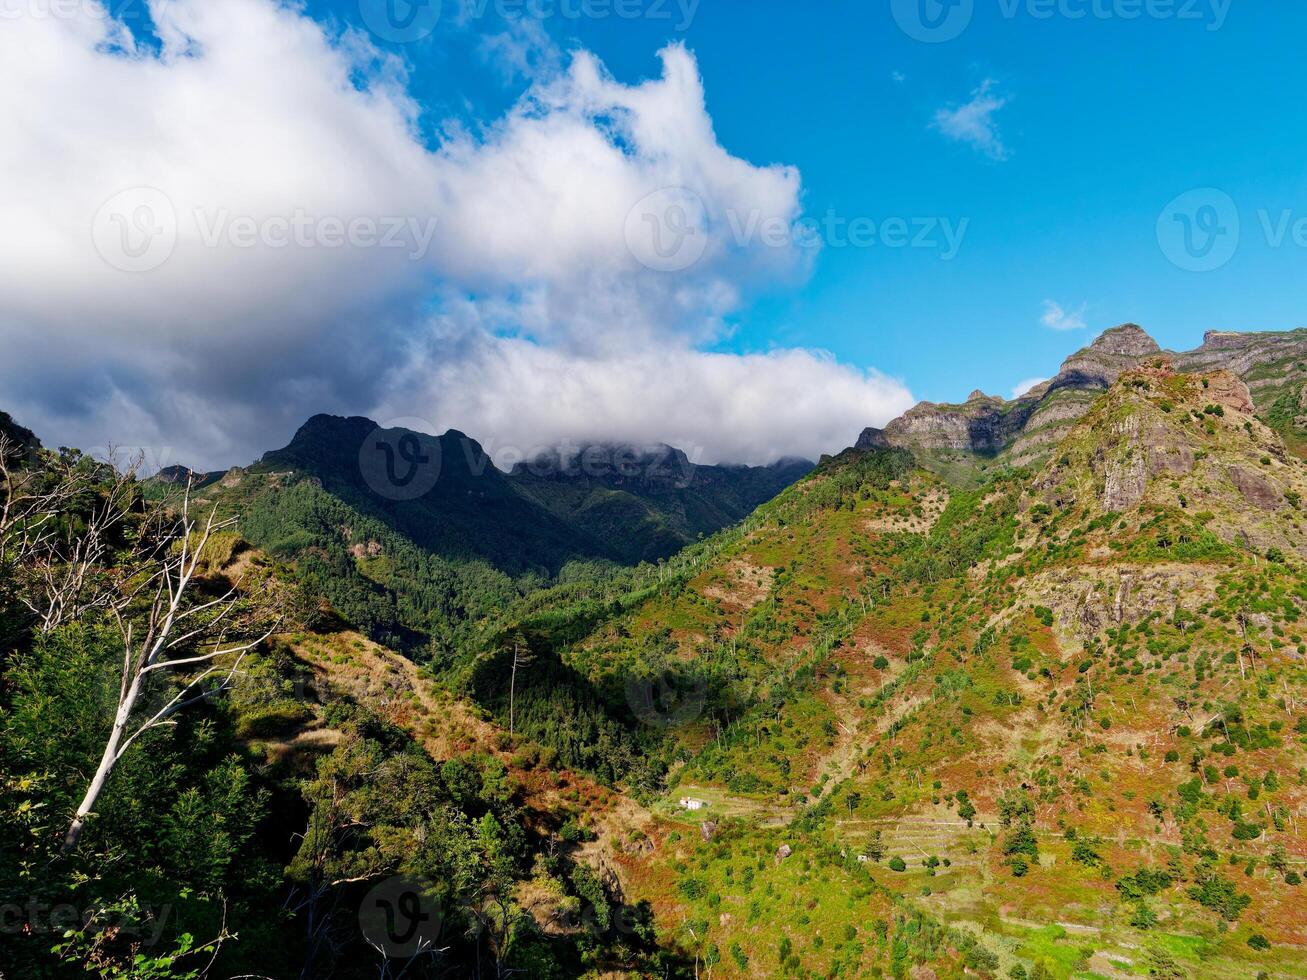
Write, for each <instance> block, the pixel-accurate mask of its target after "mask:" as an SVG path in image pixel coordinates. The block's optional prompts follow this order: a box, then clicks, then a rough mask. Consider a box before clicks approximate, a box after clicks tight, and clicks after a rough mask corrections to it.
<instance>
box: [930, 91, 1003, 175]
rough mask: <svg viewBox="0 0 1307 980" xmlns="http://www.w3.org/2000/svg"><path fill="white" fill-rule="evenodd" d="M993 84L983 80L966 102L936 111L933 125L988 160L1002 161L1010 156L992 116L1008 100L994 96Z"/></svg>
mask: <svg viewBox="0 0 1307 980" xmlns="http://www.w3.org/2000/svg"><path fill="white" fill-rule="evenodd" d="M997 84H998V83H997V82H995V81H994V79H992V78H987V79H985V80H984V81H983V82H981V83H980V87H979V88H977V89H975V90H973V91H972V93H971V98H970V100H969V101H967V102H965V103H963V104H962V105H957V106H950V107H946V108H943V109H939V110H937V111H936V112H935V123H934V125H935V128H936V129H938V130H939V131H940V132H941V133H943V134H944V135H945V136H947V137H948V138H949V139H951V140H954V141H956V142H958V143H967V144H969V145H971V146H972V147H974V148H975V149H976V150H978V151H979V152H981V153H983V154H985V156H987V157H989V158H990V159H992V160H1006V159H1007V158H1008V157H1009V156H1010V153H1009V151H1008V148H1007V146H1006V145H1005V144H1004V143H1003V137H1002V135H1001V134H1000V133H999V131H998V123H997V122H996V121H995V119H994V115H995V114H996V113H997V112H998V111H999V110H1000V109H1002V108H1003V107H1004V106H1005V105H1007V104H1008V99H1007V97H1006V96H1001V95H997V94H995V91H994V89H995V87H996V86H997Z"/></svg>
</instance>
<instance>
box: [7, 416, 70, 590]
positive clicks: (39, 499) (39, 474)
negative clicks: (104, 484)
mask: <svg viewBox="0 0 1307 980" xmlns="http://www.w3.org/2000/svg"><path fill="white" fill-rule="evenodd" d="M89 485H90V478H89V475H88V474H86V473H85V472H79V471H78V470H76V469H75V468H69V467H60V468H59V469H58V470H57V471H54V472H51V471H50V470H48V469H47V468H43V467H40V466H33V465H24V453H23V450H22V447H20V446H19V445H18V444H17V443H15V442H13V441H12V440H11V439H9V438H7V437H6V436H3V435H0V567H2V566H5V565H14V566H17V565H21V564H22V563H23V562H24V561H26V560H27V558H28V557H29V556H30V555H31V554H32V553H33V552H35V551H37V550H39V549H40V548H41V547H42V546H44V545H45V544H46V543H48V542H49V541H50V540H51V538H52V536H53V531H52V527H53V524H54V522H55V518H56V517H58V515H59V514H60V513H62V512H63V511H65V510H66V509H67V507H68V505H69V503H70V502H71V501H72V500H73V499H74V498H76V497H77V496H78V495H79V494H81V493H82V492H84V491H85V490H86V489H87V488H88V486H89Z"/></svg>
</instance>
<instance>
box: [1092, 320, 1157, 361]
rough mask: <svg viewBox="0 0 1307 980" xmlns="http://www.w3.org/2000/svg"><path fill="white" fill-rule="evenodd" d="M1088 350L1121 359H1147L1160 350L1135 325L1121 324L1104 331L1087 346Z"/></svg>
mask: <svg viewBox="0 0 1307 980" xmlns="http://www.w3.org/2000/svg"><path fill="white" fill-rule="evenodd" d="M1089 349H1090V350H1095V351H1100V352H1102V353H1106V354H1117V355H1120V356H1122V357H1147V356H1148V355H1150V354H1158V353H1160V352H1161V350H1162V348H1161V347H1159V346H1158V344H1157V341H1155V340H1154V339H1153V338H1152V337H1150V336H1148V333H1147V332H1146V331H1145V330H1144V328H1143V327H1141V326H1139V325H1138V324H1137V323H1123V324H1121V325H1120V326H1119V327H1112V328H1111V329H1110V330H1104V331H1103V332H1102V333H1101V334H1099V335H1098V338H1097V339H1096V340H1095V341H1094V342H1093V343H1092V344H1090V345H1089Z"/></svg>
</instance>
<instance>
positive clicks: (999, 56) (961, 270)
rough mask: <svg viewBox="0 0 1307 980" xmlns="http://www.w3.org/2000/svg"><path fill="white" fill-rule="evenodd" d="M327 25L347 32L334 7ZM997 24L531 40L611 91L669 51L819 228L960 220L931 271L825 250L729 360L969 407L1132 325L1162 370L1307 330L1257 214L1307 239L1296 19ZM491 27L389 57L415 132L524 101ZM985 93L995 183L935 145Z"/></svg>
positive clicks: (981, 9) (630, 29) (1305, 21)
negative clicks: (814, 368) (869, 370)
mask: <svg viewBox="0 0 1307 980" xmlns="http://www.w3.org/2000/svg"><path fill="white" fill-rule="evenodd" d="M400 2H402V0H400ZM1137 6H1138V7H1140V8H1142V4H1140V5H1137ZM326 8H329V9H330V10H331V11H332V12H333V13H334V14H336V15H337V16H340V17H341V18H344V19H347V20H354V21H357V20H358V11H357V7H355V6H354V5H352V4H350V3H348V2H343V0H334V2H332V3H330V4H327V5H326ZM324 9H325V8H324ZM490 9H491V11H492V12H493V11H494V10H495V9H496V8H495V7H494V5H493V4H492V5H491V8H490ZM1007 9H1015V10H1016V11H1017V13H1016V14H1015V15H1013V16H1010V17H1009V16H1005V9H1004V7H1003V5H1001V4H1000V3H999V2H997V0H992V2H986V0H980V2H979V3H977V5H976V8H975V11H974V17H973V19H972V21H971V23H970V25H969V26H968V28H967V29H966V30H965V31H964V32H963V33H962V34H961V35H960V36H959V37H958V38H956V39H955V40H952V41H949V42H947V43H938V44H928V43H921V42H919V41H916V40H914V39H912V38H910V37H908V36H907V35H906V34H905V33H904V32H903V31H902V30H900V28H899V27H898V25H897V23H896V21H895V19H894V17H893V15H892V12H891V10H890V7H889V5H888V4H884V3H835V2H830V0H817V2H813V3H810V4H806V5H804V9H802V10H800V9H798V8H797V6H796V5H795V4H793V3H784V2H778V0H757V2H752V3H749V4H747V5H745V4H741V3H727V2H723V0H703V2H702V3H701V4H700V5H699V6H698V8H697V10H696V11H695V12H694V16H693V18H692V20H691V23H690V25H689V27H688V29H686V30H684V31H678V30H677V29H676V25H674V24H673V22H672V21H673V20H679V19H680V17H679V13H678V11H677V8H676V7H675V5H674V4H670V3H669V4H668V6H667V12H668V14H669V17H670V18H671V19H669V20H662V19H655V18H651V17H645V18H636V19H618V18H617V17H616V16H611V17H607V18H590V19H587V18H568V17H564V16H554V17H549V18H545V19H543V20H542V21H541V24H542V25H543V26H544V27H545V29H546V30H548V32H549V34H550V35H551V37H553V38H554V39H555V40H556V41H557V42H558V43H559V44H560V45H561V46H563V47H564V48H569V49H570V48H573V47H576V46H581V47H585V48H587V49H589V50H592V51H594V52H595V53H596V54H597V55H598V56H599V57H601V58H602V59H603V61H604V62H605V64H606V65H607V66H608V68H609V70H610V71H612V73H613V74H614V75H615V76H616V77H617V78H618V79H620V80H623V81H627V82H633V81H636V80H638V79H641V78H644V77H648V76H651V75H655V74H656V73H657V72H658V62H657V59H656V57H655V53H656V51H657V50H658V49H659V48H660V47H661V46H662V45H663V44H664V43H666V42H667V41H669V40H682V41H684V43H686V44H687V45H688V46H689V47H690V48H691V50H692V51H693V53H694V54H695V56H696V57H697V59H698V63H699V68H700V71H701V72H702V75H703V79H704V85H705V89H706V92H707V99H708V109H709V112H710V113H711V115H712V119H713V122H714V124H715V126H716V130H717V134H718V137H719V139H720V141H721V143H722V144H723V145H724V146H725V147H726V148H728V149H729V150H730V151H731V152H732V153H733V154H736V155H738V156H741V157H743V158H745V159H747V160H749V161H752V162H754V163H759V164H766V163H772V162H781V163H787V164H792V165H794V166H796V167H798V168H799V170H800V172H801V174H802V178H803V189H804V194H803V203H804V208H805V211H806V212H807V213H808V214H810V215H816V216H820V215H823V214H825V213H826V212H827V210H829V209H833V210H834V211H835V212H837V213H838V214H840V215H846V216H849V217H850V218H852V217H860V216H861V217H870V218H873V219H878V220H879V219H883V218H889V217H895V216H898V217H905V218H908V219H914V218H930V217H949V218H951V219H952V220H953V221H954V222H958V221H961V220H963V219H967V220H968V221H969V224H968V226H967V232H966V237H965V240H964V244H963V247H962V248H961V249H960V251H959V252H958V254H957V256H956V257H955V258H954V259H953V260H952V261H948V262H945V261H941V260H940V258H939V252H938V251H937V250H926V251H921V250H914V249H911V248H907V249H886V248H884V247H871V248H865V249H857V248H845V249H835V248H826V249H824V250H823V252H822V254H821V256H820V258H819V259H818V261H817V263H816V266H815V269H814V271H813V274H812V276H811V278H810V280H809V281H808V282H807V284H806V285H804V286H803V287H801V288H797V289H784V290H777V291H773V292H771V293H770V294H767V295H763V296H761V297H759V298H757V299H756V300H755V301H754V302H752V303H751V304H750V305H749V306H748V307H747V308H746V309H743V310H741V311H740V312H739V313H738V314H737V315H736V316H734V317H733V318H732V319H733V321H734V323H735V325H736V332H735V334H734V335H733V336H732V337H731V338H729V339H728V340H726V341H723V345H724V346H725V347H728V348H731V349H765V348H767V347H768V346H769V345H773V344H780V345H792V344H801V345H810V346H819V347H825V348H828V349H830V350H831V351H833V352H834V353H835V354H837V355H838V356H839V358H840V359H841V360H847V361H851V362H855V363H860V364H867V365H875V366H876V367H878V368H880V369H881V370H883V371H885V372H887V373H889V374H892V375H895V376H898V377H901V378H903V379H904V380H905V381H906V382H907V383H908V385H909V386H910V387H911V389H912V391H913V393H914V394H916V395H919V396H921V397H925V398H931V399H948V398H960V397H964V396H965V395H966V393H967V392H968V391H969V390H970V389H971V388H972V387H974V386H975V385H977V384H984V385H985V386H986V387H987V388H989V389H991V390H994V391H998V392H1001V393H1004V394H1006V393H1008V391H1009V390H1010V388H1011V387H1012V386H1013V385H1015V384H1016V383H1017V382H1019V381H1021V380H1022V379H1026V378H1030V377H1036V376H1046V375H1048V374H1050V373H1051V372H1052V371H1054V370H1055V369H1056V366H1057V364H1058V363H1059V361H1060V360H1061V358H1062V357H1063V356H1065V355H1066V354H1067V353H1069V352H1070V351H1071V350H1072V349H1074V348H1075V347H1077V346H1079V345H1080V344H1081V343H1083V342H1085V341H1087V340H1088V339H1089V338H1090V337H1091V336H1092V335H1093V334H1094V333H1095V332H1096V331H1098V330H1099V329H1102V328H1105V327H1108V326H1111V325H1114V324H1116V323H1120V322H1124V321H1127V320H1134V321H1137V322H1139V323H1141V324H1143V325H1144V326H1145V327H1146V328H1147V329H1148V330H1149V331H1150V332H1151V333H1152V334H1153V335H1154V336H1155V337H1156V338H1157V339H1158V340H1159V342H1161V343H1162V344H1163V345H1164V346H1172V347H1176V348H1187V347H1192V346H1196V345H1197V344H1198V343H1200V342H1201V338H1202V334H1203V332H1204V331H1205V330H1207V329H1240V330H1257V329H1287V328H1291V327H1295V326H1298V325H1299V324H1302V323H1303V322H1304V317H1303V316H1302V313H1301V307H1302V299H1303V276H1302V274H1301V272H1302V269H1303V267H1304V261H1305V260H1307V255H1304V254H1303V252H1302V250H1301V249H1296V248H1292V247H1286V248H1282V249H1279V250H1274V249H1271V248H1269V247H1267V246H1266V243H1265V240H1264V237H1263V236H1262V235H1261V233H1260V230H1259V225H1260V223H1259V222H1258V220H1257V217H1256V213H1257V211H1258V210H1259V209H1267V210H1268V211H1269V212H1270V214H1271V215H1272V217H1273V218H1277V216H1278V215H1279V212H1280V211H1281V210H1283V209H1285V208H1289V209H1293V212H1294V215H1295V217H1302V216H1307V209H1305V207H1304V205H1305V204H1307V200H1305V198H1304V194H1303V174H1304V161H1305V160H1307V152H1305V151H1307V140H1304V134H1303V131H1302V126H1301V123H1300V121H1299V120H1300V115H1301V108H1300V107H1301V104H1302V99H1303V95H1304V92H1305V90H1307V76H1305V75H1304V71H1303V67H1302V60H1301V38H1302V37H1303V36H1304V35H1305V34H1307V31H1305V28H1307V10H1304V9H1303V8H1302V6H1301V5H1296V4H1274V5H1271V4H1250V3H1239V2H1234V3H1233V4H1230V5H1229V6H1228V8H1227V7H1224V6H1223V5H1217V6H1216V7H1213V6H1212V5H1211V4H1209V3H1206V2H1204V3H1202V4H1197V5H1194V6H1193V7H1190V8H1184V7H1183V6H1182V4H1179V3H1178V4H1177V6H1176V7H1175V8H1174V14H1173V15H1172V16H1170V17H1166V18H1161V17H1152V18H1150V17H1148V16H1142V17H1140V18H1139V19H1127V17H1128V15H1129V13H1130V12H1131V10H1133V9H1135V7H1132V5H1131V4H1130V3H1128V2H1127V3H1119V4H1115V5H1113V4H1100V7H1099V9H1102V10H1106V11H1111V12H1112V14H1113V16H1110V17H1098V16H1092V15H1091V16H1086V17H1084V18H1083V19H1068V18H1067V17H1066V16H1063V15H1061V14H1055V15H1054V16H1051V17H1049V18H1047V19H1043V18H1041V17H1039V16H1038V14H1039V13H1040V12H1041V10H1043V9H1046V8H1044V7H1042V6H1040V5H1032V4H1028V3H1023V4H1020V5H1016V6H1015V7H1014V8H1013V7H1011V6H1009V7H1008V8H1007ZM1053 9H1055V10H1056V9H1057V8H1056V7H1055V8H1053ZM1062 9H1064V10H1069V11H1072V12H1074V11H1078V10H1092V9H1094V8H1092V7H1091V6H1090V5H1089V3H1088V2H1085V3H1074V2H1069V3H1067V4H1064V5H1062ZM1159 9H1161V10H1166V8H1165V7H1162V8H1159ZM1212 28H1219V29H1212ZM499 29H501V28H500V25H499V23H498V21H497V18H495V17H494V16H493V14H492V15H488V16H487V17H486V18H485V19H484V20H481V21H477V22H474V23H473V24H471V25H469V28H468V29H463V30H461V29H458V28H457V27H454V26H452V25H450V26H448V28H447V29H446V28H438V29H437V30H436V31H435V32H434V33H433V34H432V35H431V36H430V37H429V38H428V39H427V40H425V41H423V42H421V43H417V44H409V45H399V46H392V47H393V49H395V50H399V51H402V53H403V54H404V56H405V57H406V58H407V59H409V60H410V61H411V63H412V64H413V66H414V68H415V77H414V85H413V92H414V94H415V95H416V96H417V97H418V98H419V99H420V100H421V101H422V102H423V104H424V105H425V106H426V107H427V108H428V110H429V113H430V115H431V118H433V119H434V118H441V117H444V116H446V115H458V114H464V115H466V116H468V117H470V118H477V117H480V118H491V117H493V116H494V115H496V114H497V113H498V112H500V111H502V110H503V108H504V107H505V106H506V105H507V104H508V103H509V102H510V101H511V100H512V99H514V98H515V97H516V96H517V95H518V94H519V92H520V91H521V88H522V84H521V83H520V82H519V83H518V84H516V85H507V86H506V85H504V84H503V83H502V81H501V77H500V75H499V73H498V72H497V71H496V70H495V69H494V68H492V67H491V66H489V65H487V64H486V63H485V62H484V60H483V59H480V58H478V57H477V56H476V54H475V49H476V45H477V42H478V40H479V37H480V36H482V35H484V34H486V33H493V32H494V31H496V30H499ZM900 78H901V79H902V80H901V81H900V80H897V79H900ZM986 79H992V80H993V83H994V90H995V91H996V92H998V93H1001V95H1002V96H1003V97H1004V98H1005V99H1006V104H1005V105H1004V106H1003V107H1002V108H1001V109H999V110H998V111H997V112H995V113H994V115H993V117H992V118H993V121H994V125H995V126H996V127H997V130H998V132H999V133H1000V134H1001V138H1002V141H1003V144H1004V145H1005V146H1006V148H1007V151H1008V154H1007V158H1006V159H1005V160H1002V161H995V160H993V159H991V158H990V157H989V156H987V155H986V154H985V153H984V152H978V151H977V149H976V148H974V147H973V146H971V145H969V144H966V143H959V142H953V141H950V140H949V139H947V138H945V137H944V136H943V135H942V134H941V133H940V132H939V131H938V130H936V129H934V128H932V125H931V124H932V120H933V118H934V115H935V113H936V112H937V111H938V110H939V109H940V108H941V107H945V106H950V105H958V104H961V103H964V102H966V101H968V99H969V97H970V95H971V93H972V92H973V91H975V90H976V89H977V88H978V87H979V86H980V85H981V84H982V83H983V82H984V81H985V80H986ZM1198 187H1215V188H1220V189H1222V190H1225V191H1226V192H1227V193H1229V194H1231V195H1232V196H1233V197H1234V198H1235V199H1236V201H1237V203H1238V204H1239V207H1240V211H1241V216H1242V217H1243V242H1242V244H1241V248H1240V250H1239V252H1238V253H1237V254H1236V255H1235V257H1234V258H1233V259H1232V260H1231V261H1230V262H1229V263H1228V265H1226V266H1225V267H1224V268H1222V269H1220V270H1218V271H1213V272H1206V273H1193V272H1187V271H1184V270H1181V269H1178V268H1176V267H1175V266H1174V265H1172V264H1171V263H1170V262H1169V261H1168V260H1167V258H1166V257H1165V255H1164V254H1163V252H1162V250H1161V248H1160V247H1159V245H1158V240H1157V234H1156V222H1157V218H1158V215H1159V214H1160V213H1161V211H1162V210H1163V208H1164V207H1165V206H1166V204H1167V203H1168V202H1169V201H1171V200H1172V199H1173V198H1175V197H1176V196H1177V195H1179V194H1180V193H1182V192H1185V191H1188V190H1190V189H1192V188H1198ZM1047 300H1052V301H1055V302H1057V303H1059V304H1061V305H1062V306H1063V308H1064V309H1066V310H1068V311H1077V310H1079V309H1081V308H1083V310H1084V314H1083V319H1084V321H1085V322H1086V324H1087V329H1086V330H1084V331H1071V332H1059V331H1055V330H1050V329H1048V328H1046V327H1044V326H1042V324H1041V317H1042V315H1043V313H1044V303H1045V301H1047Z"/></svg>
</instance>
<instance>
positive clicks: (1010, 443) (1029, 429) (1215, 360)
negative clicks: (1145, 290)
mask: <svg viewBox="0 0 1307 980" xmlns="http://www.w3.org/2000/svg"><path fill="white" fill-rule="evenodd" d="M1159 353H1162V351H1161V349H1160V348H1159V347H1158V345H1157V343H1156V342H1155V341H1154V340H1153V339H1152V338H1151V337H1149V336H1148V334H1147V333H1145V332H1144V331H1143V329H1142V328H1140V327H1138V326H1137V325H1135V324H1123V325H1122V326H1119V327H1114V328H1112V329H1111V330H1108V331H1105V332H1104V333H1103V334H1102V335H1101V336H1100V337H1098V338H1097V339H1096V340H1095V341H1094V342H1093V343H1091V344H1090V345H1089V346H1088V347H1085V348H1084V349H1082V350H1080V351H1078V352H1076V353H1075V354H1072V355H1071V356H1070V357H1069V358H1067V359H1066V361H1064V362H1063V364H1062V367H1061V369H1060V370H1059V371H1058V373H1057V375H1056V376H1055V377H1053V378H1051V379H1050V380H1049V381H1046V382H1044V383H1043V384H1041V385H1038V386H1036V387H1035V388H1033V389H1031V390H1030V391H1029V392H1027V393H1026V394H1024V395H1022V396H1021V397H1019V398H1016V399H1013V400H1011V401H1006V400H1004V399H1002V398H998V397H995V396H987V395H984V394H983V393H981V392H976V393H974V394H973V395H972V396H971V397H970V398H969V399H968V400H967V402H966V403H965V404H963V405H946V404H934V403H931V402H923V403H921V404H919V405H917V406H915V407H913V408H912V409H910V410H909V411H908V412H907V413H906V414H904V415H903V416H901V417H900V418H897V419H895V420H893V421H892V422H890V423H889V424H888V425H886V426H885V428H884V429H883V430H882V429H875V428H868V429H866V430H864V431H863V433H862V435H861V436H860V437H859V439H858V441H857V443H856V445H857V447H859V448H863V449H866V448H872V447H876V446H897V447H901V448H907V449H912V450H914V451H918V452H921V453H924V454H925V456H923V459H931V458H932V457H933V458H936V459H937V460H940V461H945V462H947V461H953V462H961V463H963V465H964V466H965V465H970V466H976V465H981V464H982V463H983V461H984V460H987V459H991V458H993V457H996V456H999V455H1002V456H1003V462H1006V463H1010V464H1012V465H1018V466H1020V465H1025V464H1027V463H1030V462H1033V461H1037V460H1039V459H1042V458H1043V457H1044V456H1045V455H1046V454H1047V453H1048V452H1049V451H1050V450H1051V448H1052V447H1053V446H1055V445H1056V444H1057V443H1058V442H1059V441H1060V440H1061V439H1062V438H1063V437H1064V436H1065V435H1066V433H1067V432H1068V431H1069V429H1070V426H1071V425H1072V424H1074V423H1075V422H1076V421H1077V420H1078V419H1079V418H1080V417H1082V416H1083V415H1084V414H1085V412H1086V411H1088V409H1089V406H1090V405H1091V404H1093V402H1094V400H1095V398H1097V397H1098V395H1100V394H1101V393H1102V392H1104V391H1105V390H1107V388H1109V387H1110V386H1111V385H1112V383H1113V382H1114V381H1115V380H1116V379H1117V378H1118V377H1119V376H1120V375H1121V373H1122V372H1123V371H1127V370H1130V369H1132V368H1135V367H1138V366H1139V365H1140V364H1142V363H1143V362H1144V361H1145V360H1146V359H1148V358H1149V357H1152V356H1154V355H1156V354H1159ZM1169 356H1170V357H1171V359H1172V363H1173V364H1174V365H1175V367H1176V369H1177V370H1179V371H1182V372H1190V373H1192V372H1201V371H1210V370H1215V369H1224V370H1228V371H1230V372H1232V373H1233V374H1235V375H1237V376H1238V377H1240V378H1241V379H1242V380H1243V381H1244V382H1245V383H1246V384H1247V385H1248V386H1249V389H1250V391H1251V393H1252V397H1253V399H1254V405H1255V407H1256V410H1257V412H1258V413H1259V415H1261V416H1262V417H1263V418H1266V419H1274V421H1275V427H1276V428H1277V430H1278V431H1280V432H1281V433H1282V435H1285V436H1286V437H1287V438H1288V439H1289V441H1290V444H1291V447H1292V448H1295V449H1296V448H1297V439H1296V438H1295V434H1294V430H1295V429H1296V430H1297V432H1299V433H1301V435H1302V436H1307V419H1304V418H1301V416H1302V415H1303V414H1304V409H1303V407H1302V406H1301V404H1300V400H1301V398H1302V390H1303V384H1304V382H1307V330H1295V331H1291V332H1281V333H1244V334H1238V333H1220V332H1210V333H1208V334H1207V336H1206V338H1205V339H1204V342H1203V345H1202V346H1201V347H1199V348H1198V349H1197V350H1194V351H1189V352H1187V353H1181V354H1170V355H1169ZM1277 406H1278V408H1277ZM1299 421H1301V422H1303V423H1304V424H1303V425H1297V423H1298V422H1299Z"/></svg>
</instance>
